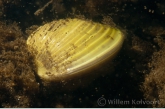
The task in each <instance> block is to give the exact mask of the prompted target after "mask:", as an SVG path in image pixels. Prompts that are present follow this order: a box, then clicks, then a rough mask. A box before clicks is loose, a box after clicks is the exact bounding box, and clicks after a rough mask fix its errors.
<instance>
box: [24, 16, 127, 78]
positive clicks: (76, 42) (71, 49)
mask: <svg viewBox="0 0 165 109" xmlns="http://www.w3.org/2000/svg"><path fill="white" fill-rule="evenodd" d="M123 41H124V37H123V34H122V32H121V31H120V30H119V29H117V28H114V27H111V26H109V25H103V24H100V23H94V22H91V21H87V20H80V19H62V20H58V21H57V20H56V21H52V22H50V23H47V24H45V25H43V26H41V27H39V28H38V29H37V30H36V31H34V32H33V33H32V34H31V35H30V36H29V38H28V40H27V45H28V48H29V50H30V52H31V53H33V54H34V56H35V61H36V64H37V73H38V75H39V76H40V77H41V78H42V79H45V80H59V79H62V78H69V77H70V76H72V75H79V74H81V73H82V72H84V71H87V70H89V69H90V68H92V67H94V66H97V65H98V64H100V63H101V62H102V61H104V60H105V59H107V58H111V57H112V56H113V55H114V54H115V53H116V52H118V51H119V49H120V48H121V46H122V43H123Z"/></svg>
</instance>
